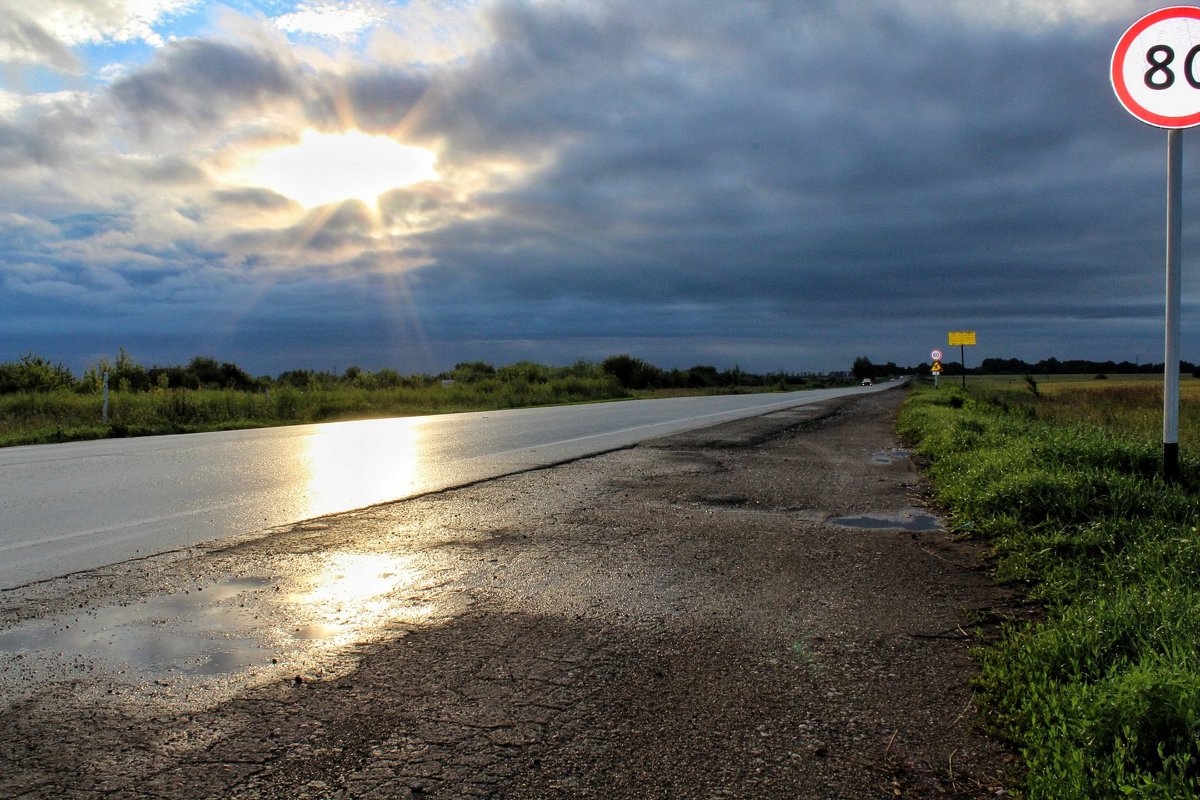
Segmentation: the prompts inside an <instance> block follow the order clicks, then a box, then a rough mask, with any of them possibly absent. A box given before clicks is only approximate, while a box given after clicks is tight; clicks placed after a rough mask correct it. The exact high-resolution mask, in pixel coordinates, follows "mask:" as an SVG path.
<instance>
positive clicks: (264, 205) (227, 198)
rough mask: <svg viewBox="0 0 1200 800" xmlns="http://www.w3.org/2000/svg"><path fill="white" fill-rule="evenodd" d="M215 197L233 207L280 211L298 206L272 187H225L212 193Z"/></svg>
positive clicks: (222, 204)
mask: <svg viewBox="0 0 1200 800" xmlns="http://www.w3.org/2000/svg"><path fill="white" fill-rule="evenodd" d="M212 197H213V199H214V200H215V201H216V202H217V203H218V204H219V205H221V206H228V207H233V208H251V209H258V210H260V211H279V210H282V209H288V208H298V207H299V206H298V205H297V203H296V202H295V201H293V200H290V199H288V198H286V197H284V196H283V195H281V194H277V193H275V192H272V191H271V190H270V189H257V188H253V187H251V188H245V189H224V190H219V191H216V192H213V193H212Z"/></svg>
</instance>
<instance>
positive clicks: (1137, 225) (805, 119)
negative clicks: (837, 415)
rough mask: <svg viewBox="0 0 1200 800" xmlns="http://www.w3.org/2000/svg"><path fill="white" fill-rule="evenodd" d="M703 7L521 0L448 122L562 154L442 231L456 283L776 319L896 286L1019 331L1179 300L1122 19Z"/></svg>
mask: <svg viewBox="0 0 1200 800" xmlns="http://www.w3.org/2000/svg"><path fill="white" fill-rule="evenodd" d="M688 7H689V4H686V3H680V4H673V13H672V14H670V15H669V16H668V15H666V14H664V13H663V12H662V10H661V9H660V8H658V7H655V6H646V5H645V4H632V3H630V4H624V3H610V4H606V5H605V6H604V8H603V9H602V10H597V9H596V8H595V7H591V8H589V9H587V10H581V9H579V8H576V7H572V6H555V7H553V8H544V7H537V8H535V7H532V6H529V5H526V4H521V3H510V4H507V5H503V6H501V7H500V8H499V10H498V11H497V12H496V14H495V17H494V20H493V22H494V25H495V28H496V31H497V33H498V36H499V41H498V43H497V45H496V46H495V48H493V49H492V50H490V51H488V52H487V53H486V54H484V55H483V56H481V57H480V58H479V59H477V60H476V61H474V62H472V63H471V64H469V65H467V66H466V67H465V68H464V69H463V71H462V72H461V73H460V74H458V75H456V76H454V78H453V79H452V80H451V81H449V82H447V83H445V84H443V85H441V86H439V87H438V89H437V94H436V97H437V98H438V100H439V101H440V102H439V103H438V104H437V107H436V110H435V111H434V113H432V114H431V115H430V116H429V117H428V118H427V119H428V124H429V125H430V126H433V127H437V128H439V129H440V130H441V131H442V132H443V133H445V134H447V135H448V136H449V138H450V141H451V143H452V146H451V148H450V152H451V153H453V154H457V157H459V158H463V159H464V160H466V159H470V158H474V157H479V156H488V155H491V156H502V155H510V156H513V157H521V156H523V155H527V154H534V153H538V152H549V153H552V156H551V157H550V158H548V159H547V166H545V167H544V168H543V169H541V170H540V171H538V172H536V173H535V174H534V175H533V176H532V178H531V179H530V180H529V181H528V182H527V183H526V184H525V185H523V186H521V187H519V188H516V189H514V190H512V191H508V192H504V193H502V194H498V195H495V196H492V197H489V198H487V203H488V206H489V208H490V210H491V212H492V214H491V215H490V216H488V217H485V218H482V219H473V220H470V221H464V222H461V223H459V224H455V225H450V226H447V227H445V228H442V229H439V230H435V231H433V232H431V233H429V234H427V235H426V236H425V237H423V243H424V244H425V245H426V246H427V247H428V248H429V250H430V252H431V253H432V254H433V257H434V259H435V262H436V266H435V267H431V268H429V270H427V272H428V274H427V275H423V276H422V280H423V281H425V282H427V283H428V284H429V285H430V287H431V291H432V287H433V285H435V284H436V285H437V286H440V287H441V288H440V291H443V292H446V291H451V290H452V287H464V291H465V287H470V291H472V292H475V293H477V294H478V296H479V297H486V298H493V299H496V302H498V303H512V304H524V303H528V304H529V306H530V310H531V313H536V312H535V310H534V309H535V308H536V307H537V304H538V303H544V302H546V301H549V300H553V299H559V300H571V299H574V300H576V301H580V302H582V301H583V300H585V299H586V300H597V299H602V300H604V301H605V302H606V303H607V304H608V305H609V308H610V315H612V316H615V317H618V318H621V317H622V309H623V308H629V307H634V308H637V309H638V311H637V312H636V314H641V315H643V316H642V319H644V318H645V316H644V315H645V314H646V313H647V309H646V307H645V306H644V305H642V304H644V303H646V302H652V303H657V304H659V305H657V306H656V307H657V308H658V309H659V313H658V315H657V316H659V317H660V318H661V317H666V316H671V315H677V314H679V313H681V312H679V311H678V309H677V308H676V306H677V305H678V304H687V303H693V304H700V305H704V306H706V307H707V306H712V305H716V306H717V307H719V308H720V309H721V310H722V311H723V312H730V311H735V310H736V309H737V308H739V307H745V308H759V309H762V308H769V309H773V311H771V312H768V319H767V320H766V322H767V324H770V325H774V326H776V328H780V327H783V326H788V325H789V324H790V323H791V322H792V321H794V320H799V319H805V318H807V319H812V318H814V317H825V316H826V314H825V313H824V309H826V308H834V309H836V311H837V313H836V314H835V315H833V316H837V315H840V316H841V317H842V318H847V317H849V318H853V319H861V318H864V317H865V316H868V315H869V314H870V312H871V309H872V308H878V307H880V305H881V304H886V305H887V307H889V308H891V309H893V310H895V311H897V312H899V313H902V314H911V315H929V314H930V309H931V307H932V306H933V305H934V304H936V305H938V306H940V307H941V309H942V311H941V312H937V313H938V314H939V316H945V317H951V316H952V315H953V314H955V313H959V314H968V313H970V314H980V313H983V312H984V310H987V311H989V312H990V313H989V314H988V317H989V318H990V319H994V320H996V321H997V324H998V325H1003V320H1005V319H1006V318H1010V317H1011V318H1013V319H1014V320H1016V319H1022V320H1025V321H1026V322H1023V323H1022V324H1026V323H1027V320H1028V319H1029V318H1030V317H1031V316H1037V317H1038V318H1041V319H1045V320H1060V321H1064V322H1066V321H1068V320H1070V319H1077V318H1090V319H1121V318H1124V317H1125V316H1126V313H1127V309H1128V308H1129V307H1130V305H1129V304H1130V303H1131V301H1132V302H1133V303H1134V304H1135V305H1136V306H1137V307H1139V308H1148V307H1153V302H1152V299H1153V298H1155V297H1157V295H1158V294H1159V293H1160V290H1159V289H1158V288H1157V286H1156V285H1155V284H1154V281H1153V276H1154V275H1155V270H1156V267H1157V261H1158V258H1157V257H1156V256H1155V255H1154V253H1155V248H1156V247H1158V246H1159V237H1160V230H1159V229H1160V228H1161V222H1159V221H1158V220H1159V219H1160V217H1161V209H1160V208H1159V207H1158V202H1157V201H1158V195H1159V194H1160V191H1161V190H1160V189H1159V184H1160V182H1161V175H1160V172H1161V164H1160V163H1159V158H1158V156H1157V153H1155V151H1154V149H1153V145H1154V144H1155V141H1154V140H1155V139H1156V137H1153V136H1151V135H1148V132H1147V131H1145V130H1143V129H1142V128H1141V126H1139V125H1138V123H1136V122H1134V121H1133V120H1131V119H1130V118H1128V117H1127V116H1126V115H1125V113H1124V112H1123V111H1121V110H1120V108H1119V107H1118V106H1117V105H1116V103H1115V100H1114V99H1113V98H1112V96H1111V91H1108V89H1107V86H1106V84H1105V75H1106V68H1107V61H1108V58H1109V56H1110V53H1111V47H1112V41H1111V40H1112V38H1113V36H1114V33H1113V32H1112V31H1108V30H1104V29H1087V28H1082V27H1078V26H1077V27H1076V28H1074V29H1071V30H1067V29H1063V28H1042V29H1039V30H1036V31H1021V30H1018V29H1009V30H1005V29H1000V30H999V31H997V29H996V28H995V27H992V26H979V25H972V24H970V23H969V22H967V21H965V20H955V18H954V17H952V16H951V15H946V16H945V17H943V20H944V21H942V22H940V23H932V18H922V19H920V20H916V19H913V18H911V17H906V16H904V15H902V14H901V13H900V12H899V11H889V10H887V9H885V8H881V7H880V6H879V5H877V4H866V3H849V4H846V3H838V4H833V3H829V4H824V3H779V4H772V3H743V4H737V5H736V6H734V7H730V8H729V9H727V10H725V11H724V12H713V13H708V12H710V11H711V7H710V6H709V5H708V4H704V6H703V9H702V8H701V6H700V5H695V6H694V7H691V10H690V11H689V10H688ZM701 11H704V12H706V13H701ZM1134 198H1147V200H1145V201H1143V200H1141V199H1134ZM1143 264H1144V265H1146V267H1148V269H1142V268H1141V267H1140V265H1143ZM1131 271H1134V272H1139V273H1140V275H1141V277H1139V278H1138V279H1131V278H1130V273H1131ZM1068 287H1069V288H1068ZM500 298H502V300H501V299H500ZM1068 298H1069V301H1070V304H1069V305H1068V304H1067V299H1068ZM1034 301H1036V302H1034ZM649 313H650V315H651V316H652V317H653V316H654V312H653V311H652V310H651V311H649ZM705 313H711V311H710V312H705ZM636 314H631V315H630V318H633V317H635V316H636ZM564 324H566V325H567V326H571V325H572V323H571V322H570V320H564ZM631 324H635V323H631ZM662 324H664V325H666V324H668V323H666V322H665V321H664V322H663V323H662ZM575 327H576V328H579V329H580V332H581V333H582V328H583V326H582V325H581V324H580V323H575ZM483 332H484V328H483V326H480V328H479V333H481V334H482V333H483ZM809 335H810V336H813V337H820V336H822V335H827V334H823V333H822V331H820V330H813V331H811V332H810V333H809ZM1025 344H1027V343H1025ZM1045 346H1046V347H1052V346H1055V344H1054V343H1053V342H1047V343H1046V344H1045Z"/></svg>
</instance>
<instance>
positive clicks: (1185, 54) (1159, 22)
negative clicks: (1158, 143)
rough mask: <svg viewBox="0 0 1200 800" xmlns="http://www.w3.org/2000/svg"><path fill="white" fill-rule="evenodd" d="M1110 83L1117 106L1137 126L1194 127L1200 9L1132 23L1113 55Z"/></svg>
mask: <svg viewBox="0 0 1200 800" xmlns="http://www.w3.org/2000/svg"><path fill="white" fill-rule="evenodd" d="M1111 77H1112V85H1113V91H1115V92H1116V93H1117V99H1118V100H1120V101H1121V105H1123V106H1124V107H1125V110H1126V111H1128V112H1129V113H1130V114H1133V116H1135V117H1137V118H1138V119H1140V120H1141V121H1142V122H1146V123H1149V124H1150V125H1155V126H1157V127H1159V128H1190V127H1192V126H1193V125H1200V8H1196V7H1195V6H1173V7H1171V8H1162V9H1159V10H1158V11H1155V12H1153V13H1151V14H1147V15H1146V16H1144V17H1142V18H1141V19H1139V20H1138V21H1137V22H1135V23H1133V25H1131V26H1130V27H1129V30H1127V31H1125V34H1124V35H1123V36H1122V37H1121V38H1120V40H1119V41H1118V42H1117V48H1116V50H1114V51H1113V57H1112V69H1111Z"/></svg>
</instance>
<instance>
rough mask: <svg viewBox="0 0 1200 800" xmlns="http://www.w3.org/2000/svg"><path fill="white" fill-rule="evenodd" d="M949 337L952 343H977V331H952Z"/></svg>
mask: <svg viewBox="0 0 1200 800" xmlns="http://www.w3.org/2000/svg"><path fill="white" fill-rule="evenodd" d="M947 338H948V339H949V344H951V345H956V344H957V345H964V344H975V331H950V333H949V335H948V337H947Z"/></svg>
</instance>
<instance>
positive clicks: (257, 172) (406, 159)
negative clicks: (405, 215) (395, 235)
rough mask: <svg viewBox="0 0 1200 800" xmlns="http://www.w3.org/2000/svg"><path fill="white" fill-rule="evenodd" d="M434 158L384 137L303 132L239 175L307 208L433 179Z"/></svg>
mask: <svg viewBox="0 0 1200 800" xmlns="http://www.w3.org/2000/svg"><path fill="white" fill-rule="evenodd" d="M436 162H437V156H436V155H435V154H434V153H433V151H431V150H427V149H426V148H424V147H414V146H412V145H405V144H401V143H400V142H397V141H396V140H395V139H392V138H390V137H387V136H371V135H369V134H366V133H363V132H362V131H347V132H345V133H321V132H319V131H315V130H307V131H305V132H304V133H303V134H301V136H300V143H299V144H296V145H292V146H289V147H282V148H279V149H277V150H272V151H270V152H267V153H266V154H264V155H262V156H261V157H259V158H258V159H256V160H255V161H254V162H253V163H252V164H250V166H249V167H248V168H247V169H246V171H245V173H244V175H243V176H242V177H243V180H244V181H245V182H246V183H249V184H252V185H255V186H261V187H263V188H266V189H270V190H271V191H273V192H278V193H279V194H281V195H283V196H285V197H289V198H291V199H292V200H295V201H296V202H297V203H300V204H301V205H303V206H306V207H309V208H312V207H315V206H322V205H326V204H328V203H338V202H341V201H343V200H362V201H364V202H368V203H372V202H374V201H375V199H376V198H377V197H379V195H381V194H383V193H384V192H386V191H389V190H391V189H398V188H401V187H404V186H411V185H412V184H415V183H421V182H422V181H431V180H437V179H438V177H439V176H438V173H437V170H436V169H435V168H434V166H435V164H436Z"/></svg>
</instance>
